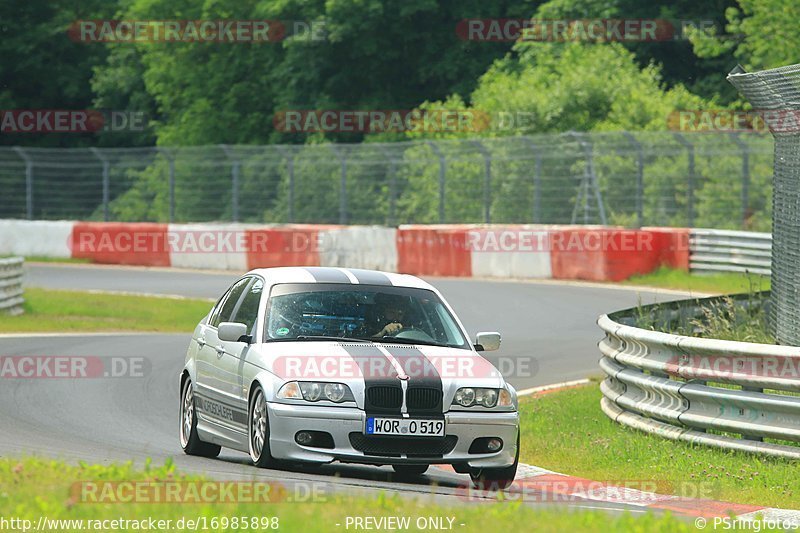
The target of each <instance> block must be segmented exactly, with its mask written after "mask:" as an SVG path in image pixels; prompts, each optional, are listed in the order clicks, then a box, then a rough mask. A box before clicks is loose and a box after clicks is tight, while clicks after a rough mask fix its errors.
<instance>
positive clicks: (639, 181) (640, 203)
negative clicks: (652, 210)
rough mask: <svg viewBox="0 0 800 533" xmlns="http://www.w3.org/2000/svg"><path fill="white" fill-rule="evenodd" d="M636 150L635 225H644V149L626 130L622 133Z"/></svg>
mask: <svg viewBox="0 0 800 533" xmlns="http://www.w3.org/2000/svg"><path fill="white" fill-rule="evenodd" d="M622 134H623V135H624V136H625V137H627V138H628V140H629V141H630V142H631V144H633V147H634V149H635V150H636V225H637V227H639V228H641V227H642V226H644V149H643V148H642V143H640V142H639V141H638V140H637V139H636V137H634V136H633V134H631V133H630V132H628V131H625V132H623V133H622Z"/></svg>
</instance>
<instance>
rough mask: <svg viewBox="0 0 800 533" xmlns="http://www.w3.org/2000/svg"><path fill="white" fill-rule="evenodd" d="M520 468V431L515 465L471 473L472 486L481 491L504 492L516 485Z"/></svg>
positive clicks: (483, 469)
mask: <svg viewBox="0 0 800 533" xmlns="http://www.w3.org/2000/svg"><path fill="white" fill-rule="evenodd" d="M518 466H519V431H517V454H516V457H514V464H512V465H511V466H505V467H503V468H481V469H477V470H475V471H474V472H471V473H470V475H469V477H470V478H471V479H472V485H473V486H474V487H475V488H476V489H480V490H504V489H507V488H508V487H510V486H511V484H512V483H514V477H516V475H517V467H518Z"/></svg>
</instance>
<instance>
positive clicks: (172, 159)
mask: <svg viewBox="0 0 800 533" xmlns="http://www.w3.org/2000/svg"><path fill="white" fill-rule="evenodd" d="M156 151H157V152H158V153H160V154H162V155H163V156H164V157H165V158H166V159H167V163H168V164H169V196H168V201H169V221H170V222H175V157H174V154H173V153H172V152H171V151H170V150H168V149H166V148H160V147H156Z"/></svg>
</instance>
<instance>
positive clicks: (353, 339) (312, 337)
mask: <svg viewBox="0 0 800 533" xmlns="http://www.w3.org/2000/svg"><path fill="white" fill-rule="evenodd" d="M286 340H294V341H344V342H372V341H371V340H370V339H360V338H358V337H336V336H335V335H298V336H297V337H295V338H294V339H286Z"/></svg>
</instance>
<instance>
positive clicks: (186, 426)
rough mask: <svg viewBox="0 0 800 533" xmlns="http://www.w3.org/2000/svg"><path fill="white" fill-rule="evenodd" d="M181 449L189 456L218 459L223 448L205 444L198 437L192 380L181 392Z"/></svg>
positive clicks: (185, 383)
mask: <svg viewBox="0 0 800 533" xmlns="http://www.w3.org/2000/svg"><path fill="white" fill-rule="evenodd" d="M180 435H181V448H183V452H184V453H185V454H187V455H199V456H201V457H216V456H218V455H219V452H220V450H222V447H221V446H217V445H216V444H211V443H210V442H203V441H201V440H200V437H199V436H198V435H197V414H196V412H195V408H194V391H193V390H192V380H190V379H188V378H187V379H186V381H185V382H184V384H183V390H182V391H181V429H180Z"/></svg>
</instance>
